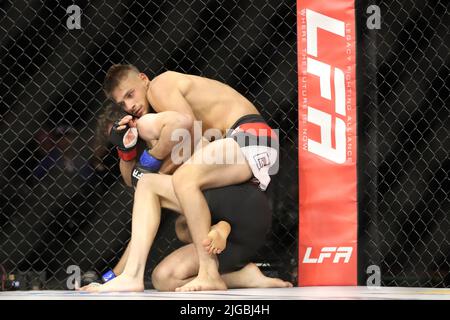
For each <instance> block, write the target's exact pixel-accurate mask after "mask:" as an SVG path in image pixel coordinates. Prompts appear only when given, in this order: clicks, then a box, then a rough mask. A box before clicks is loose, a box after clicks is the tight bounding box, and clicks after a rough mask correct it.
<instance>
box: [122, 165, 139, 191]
mask: <svg viewBox="0 0 450 320" xmlns="http://www.w3.org/2000/svg"><path fill="white" fill-rule="evenodd" d="M135 165H136V159H135V160H131V161H124V160H122V159H120V164H119V168H120V174H121V175H122V178H123V181H124V182H125V184H126V185H127V186H129V187H132V183H131V172H132V171H133V168H134V166H135Z"/></svg>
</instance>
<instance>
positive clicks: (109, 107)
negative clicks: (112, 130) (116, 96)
mask: <svg viewBox="0 0 450 320" xmlns="http://www.w3.org/2000/svg"><path fill="white" fill-rule="evenodd" d="M125 115H126V113H124V112H123V111H122V110H121V109H120V108H119V107H118V106H117V105H115V104H114V103H108V104H106V105H105V107H104V108H103V111H102V113H100V115H99V116H98V118H97V127H96V129H95V138H96V142H97V145H101V146H107V145H108V143H109V132H108V131H107V129H108V125H110V124H112V123H113V122H114V121H116V120H120V119H122V118H123V117H124V116H125Z"/></svg>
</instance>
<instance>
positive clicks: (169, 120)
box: [136, 111, 192, 159]
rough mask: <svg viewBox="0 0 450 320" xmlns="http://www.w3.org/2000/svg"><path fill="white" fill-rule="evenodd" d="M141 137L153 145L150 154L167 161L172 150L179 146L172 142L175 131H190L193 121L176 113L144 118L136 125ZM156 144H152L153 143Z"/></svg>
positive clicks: (165, 112) (162, 113)
mask: <svg viewBox="0 0 450 320" xmlns="http://www.w3.org/2000/svg"><path fill="white" fill-rule="evenodd" d="M136 125H137V129H138V133H139V137H140V138H141V139H143V140H144V141H146V142H147V143H148V144H150V145H152V148H151V151H150V154H151V155H152V156H154V157H155V158H157V159H165V158H166V157H167V156H168V155H169V154H170V152H171V151H172V148H173V147H174V146H175V145H177V144H179V143H180V142H179V141H178V140H172V133H174V131H175V130H183V131H184V132H188V131H190V129H191V127H192V121H191V118H190V117H189V116H186V115H184V114H182V113H179V112H176V111H164V112H160V113H151V114H146V115H144V116H142V117H141V118H140V119H139V120H138V121H137V123H136ZM152 141H153V142H154V143H151V142H152Z"/></svg>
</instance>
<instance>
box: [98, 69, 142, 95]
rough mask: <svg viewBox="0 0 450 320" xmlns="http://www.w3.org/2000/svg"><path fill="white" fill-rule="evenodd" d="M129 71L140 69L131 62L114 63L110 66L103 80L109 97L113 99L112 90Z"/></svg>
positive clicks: (104, 89)
mask: <svg viewBox="0 0 450 320" xmlns="http://www.w3.org/2000/svg"><path fill="white" fill-rule="evenodd" d="M129 72H135V73H139V70H138V68H136V67H135V66H133V65H131V64H114V65H112V66H111V67H110V68H109V70H108V72H107V73H106V76H105V80H104V81H103V91H104V92H105V94H106V97H107V98H108V99H111V94H112V92H113V91H114V89H115V88H117V86H118V85H119V84H120V81H122V80H123V79H124V78H125V77H126V76H127V75H128V73H129Z"/></svg>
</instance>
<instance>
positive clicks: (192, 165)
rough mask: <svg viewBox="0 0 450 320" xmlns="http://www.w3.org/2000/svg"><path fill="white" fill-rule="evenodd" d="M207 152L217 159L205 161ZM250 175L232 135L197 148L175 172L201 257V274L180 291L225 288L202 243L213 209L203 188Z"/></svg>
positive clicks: (213, 186) (214, 261)
mask: <svg viewBox="0 0 450 320" xmlns="http://www.w3.org/2000/svg"><path fill="white" fill-rule="evenodd" d="M229 155H232V156H233V157H234V158H235V159H234V162H233V163H230V164H227V163H226V162H225V157H227V156H229ZM205 156H206V157H207V159H214V160H215V162H214V163H212V164H210V163H211V162H209V163H205V161H204V160H205ZM251 176H252V172H251V170H250V167H249V165H248V164H247V162H246V160H245V157H244V155H243V154H242V152H241V151H240V149H239V146H238V144H237V143H236V142H235V141H234V140H233V139H221V140H217V141H214V142H212V143H210V144H208V145H207V146H205V147H203V148H202V149H201V150H200V152H195V153H194V155H193V156H192V158H191V159H190V160H189V162H187V163H185V164H184V165H183V166H181V168H179V169H178V171H177V172H175V174H174V175H173V178H172V181H173V185H174V190H175V193H176V196H177V198H178V200H179V202H180V204H181V207H182V210H183V213H184V214H185V216H186V219H187V222H188V226H189V230H190V232H191V236H192V239H193V241H194V245H195V247H196V249H197V255H198V257H199V272H198V276H197V277H196V278H195V279H194V280H193V281H192V282H190V283H188V284H187V285H185V286H183V287H180V288H177V291H199V290H225V289H226V285H225V283H224V282H223V280H222V278H221V277H220V274H219V272H218V263H217V258H216V256H215V255H210V254H209V253H208V252H206V250H205V248H204V246H203V241H204V240H205V239H207V236H208V233H209V231H210V228H211V213H210V211H209V208H208V204H207V202H206V199H205V197H204V195H203V193H202V190H204V189H208V188H215V187H221V186H228V185H233V184H237V183H241V182H245V181H247V180H249V179H250V178H251Z"/></svg>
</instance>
